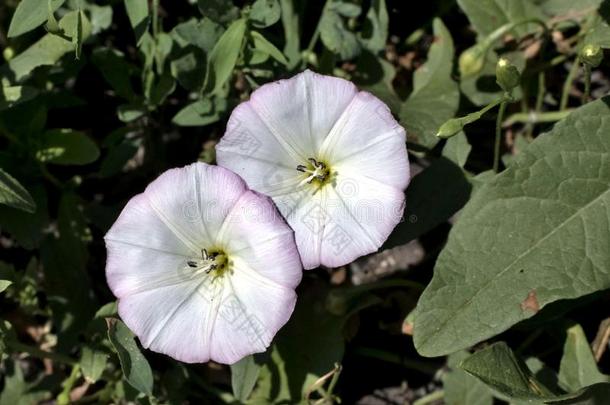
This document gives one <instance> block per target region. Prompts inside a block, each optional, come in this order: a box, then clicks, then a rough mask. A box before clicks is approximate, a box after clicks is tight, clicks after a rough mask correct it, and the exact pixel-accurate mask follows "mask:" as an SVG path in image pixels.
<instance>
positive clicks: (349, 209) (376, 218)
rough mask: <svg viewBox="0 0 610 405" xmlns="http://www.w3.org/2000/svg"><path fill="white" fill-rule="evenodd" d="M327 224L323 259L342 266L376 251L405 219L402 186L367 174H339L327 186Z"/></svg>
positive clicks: (325, 261)
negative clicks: (378, 179)
mask: <svg viewBox="0 0 610 405" xmlns="http://www.w3.org/2000/svg"><path fill="white" fill-rule="evenodd" d="M327 188H328V190H329V196H328V200H327V202H326V205H325V209H326V212H325V214H326V215H327V219H326V226H325V227H324V230H323V234H322V244H321V251H320V262H321V263H322V264H323V265H325V266H328V267H338V266H343V265H345V264H347V263H350V262H352V261H354V260H355V259H357V258H358V257H360V256H363V255H365V254H369V253H373V252H376V251H377V249H379V248H380V247H381V245H383V243H384V242H385V240H386V239H387V238H388V236H389V235H390V233H391V232H392V230H393V229H394V227H395V226H396V225H397V224H398V222H399V221H400V219H401V218H402V214H403V212H404V203H405V197H404V192H403V190H402V189H399V188H396V187H392V186H387V185H385V184H383V183H381V182H379V181H377V180H373V179H370V178H368V177H364V176H353V177H346V176H341V175H339V176H337V181H336V185H334V186H332V187H327Z"/></svg>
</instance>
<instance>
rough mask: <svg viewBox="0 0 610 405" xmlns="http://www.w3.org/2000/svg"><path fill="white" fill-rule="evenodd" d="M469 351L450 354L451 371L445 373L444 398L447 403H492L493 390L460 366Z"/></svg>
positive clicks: (463, 404) (470, 404)
mask: <svg viewBox="0 0 610 405" xmlns="http://www.w3.org/2000/svg"><path fill="white" fill-rule="evenodd" d="M469 355H470V354H469V353H468V352H465V351H464V352H457V353H454V354H452V355H451V356H449V358H448V360H447V365H448V366H449V369H450V370H449V371H448V372H447V373H445V374H444V375H443V390H444V392H445V395H444V397H443V400H444V401H445V404H446V405H492V404H493V402H494V399H493V395H492V394H491V390H490V389H489V388H488V387H487V386H486V385H485V384H483V383H482V382H481V381H479V380H477V379H476V378H474V377H472V376H470V375H468V374H467V373H466V372H465V371H463V370H461V369H459V368H458V366H459V364H460V363H461V361H462V360H464V359H465V358H467V357H468V356H469Z"/></svg>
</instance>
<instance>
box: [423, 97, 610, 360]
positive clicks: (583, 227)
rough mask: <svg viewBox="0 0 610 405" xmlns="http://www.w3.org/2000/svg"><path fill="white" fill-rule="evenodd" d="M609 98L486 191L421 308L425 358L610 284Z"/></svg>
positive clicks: (569, 122) (458, 228)
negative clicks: (552, 304)
mask: <svg viewBox="0 0 610 405" xmlns="http://www.w3.org/2000/svg"><path fill="white" fill-rule="evenodd" d="M609 104H610V97H606V98H603V99H601V100H598V101H595V102H592V103H589V104H587V105H585V106H583V107H581V108H579V109H577V110H575V111H574V112H573V113H572V114H570V115H569V116H568V117H567V118H566V119H564V120H562V121H560V122H559V123H557V124H556V125H555V126H554V128H553V129H552V130H551V131H550V132H549V133H547V134H543V135H541V136H539V137H537V138H536V139H535V140H534V141H533V142H532V143H531V144H530V145H529V146H528V147H527V148H526V149H525V150H524V151H522V152H521V153H520V154H519V155H518V156H517V157H516V158H515V159H514V160H513V162H512V163H511V165H510V166H509V167H508V169H507V170H506V171H504V172H503V173H501V174H499V175H497V176H495V178H492V179H491V180H488V181H487V182H485V184H483V185H482V186H480V187H479V188H478V190H477V192H476V193H475V194H474V196H473V198H472V199H471V200H470V201H469V202H468V204H467V205H466V206H465V207H464V209H463V210H462V212H461V214H460V217H459V218H458V220H457V222H456V224H455V225H454V227H453V229H452V230H451V233H450V234H449V238H448V241H447V244H446V246H445V248H444V249H443V251H442V252H441V254H440V256H439V258H438V260H437V262H436V266H435V269H434V277H433V278H432V281H431V282H430V284H429V285H428V287H427V288H426V290H425V291H424V293H423V294H422V295H421V297H420V299H419V302H418V304H417V309H416V315H415V325H414V342H415V346H416V348H417V350H418V351H419V352H420V353H421V354H423V355H425V356H439V355H443V354H447V353H451V352H454V351H456V350H459V349H463V348H466V347H470V346H472V345H473V344H475V343H477V342H480V341H482V340H484V339H487V338H489V337H492V336H495V335H497V334H499V333H501V332H503V331H505V330H506V329H508V328H510V327H511V326H512V325H514V324H516V323H517V322H520V321H522V320H524V319H527V318H530V317H532V316H533V315H534V314H536V313H537V312H538V311H539V310H540V309H541V308H543V307H545V306H546V305H548V304H550V303H551V302H555V301H558V300H564V299H573V298H578V297H581V296H583V295H587V294H591V293H593V292H596V291H600V290H604V289H607V288H610V275H609V274H608V272H607V270H606V269H607V268H610V256H609V255H608V249H607V247H608V246H609V245H610V222H609V221H608V215H607V207H608V205H609V204H610V171H609V170H608V168H609V167H610V154H609V153H608V152H607V151H608V150H610V138H609V137H607V136H606V135H605V134H607V133H609V132H610V107H609ZM583 156H586V157H587V159H586V161H587V164H586V165H583V164H582V157H583ZM576 275H577V277H576ZM575 277H576V278H575Z"/></svg>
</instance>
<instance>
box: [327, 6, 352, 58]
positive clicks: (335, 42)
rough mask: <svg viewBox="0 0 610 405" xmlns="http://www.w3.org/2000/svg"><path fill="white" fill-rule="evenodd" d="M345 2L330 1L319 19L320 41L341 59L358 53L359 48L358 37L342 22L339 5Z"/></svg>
mask: <svg viewBox="0 0 610 405" xmlns="http://www.w3.org/2000/svg"><path fill="white" fill-rule="evenodd" d="M345 4H347V3H331V5H330V6H328V7H326V8H325V10H324V12H323V14H322V17H321V19H320V39H321V40H322V43H323V44H324V46H325V47H326V48H328V49H329V50H331V51H332V52H334V53H336V54H338V55H339V57H340V58H341V59H342V60H347V59H353V58H355V57H356V56H358V55H359V54H360V49H361V48H360V42H359V41H358V37H357V36H356V34H354V33H353V32H352V31H350V30H349V29H348V28H347V27H346V26H345V23H344V22H343V17H342V13H341V12H340V9H339V7H340V6H341V5H345ZM348 5H349V4H348ZM352 6H354V5H352ZM358 9H359V8H358Z"/></svg>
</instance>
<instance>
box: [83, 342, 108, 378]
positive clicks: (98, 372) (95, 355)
mask: <svg viewBox="0 0 610 405" xmlns="http://www.w3.org/2000/svg"><path fill="white" fill-rule="evenodd" d="M107 361H108V355H107V354H106V353H104V352H103V351H100V350H96V349H91V348H90V347H89V346H85V347H83V351H82V353H81V358H80V362H79V364H80V367H81V370H82V372H83V376H84V377H85V379H86V380H87V381H88V382H89V383H91V384H93V383H95V382H96V381H97V380H99V378H100V377H101V376H102V373H103V372H104V369H105V368H106V362H107Z"/></svg>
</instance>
